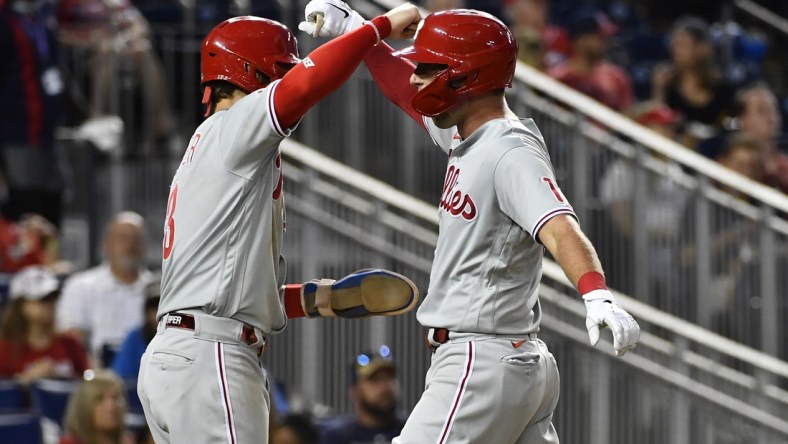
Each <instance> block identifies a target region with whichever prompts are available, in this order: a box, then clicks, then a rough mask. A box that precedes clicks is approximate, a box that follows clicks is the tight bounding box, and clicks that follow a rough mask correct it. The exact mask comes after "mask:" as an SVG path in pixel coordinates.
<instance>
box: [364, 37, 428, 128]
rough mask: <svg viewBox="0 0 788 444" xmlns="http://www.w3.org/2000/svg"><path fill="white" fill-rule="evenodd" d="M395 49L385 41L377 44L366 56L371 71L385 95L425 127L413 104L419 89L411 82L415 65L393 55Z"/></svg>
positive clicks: (365, 60) (366, 63) (365, 61)
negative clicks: (412, 101)
mask: <svg viewBox="0 0 788 444" xmlns="http://www.w3.org/2000/svg"><path fill="white" fill-rule="evenodd" d="M393 52H394V49H393V48H392V47H391V46H389V45H387V44H386V43H385V42H383V43H381V44H380V45H377V46H375V47H374V48H372V49H371V50H369V52H367V55H366V56H365V57H364V64H365V65H367V69H369V73H370V74H372V78H373V79H375V83H377V85H378V88H380V91H381V92H383V95H384V96H386V98H387V99H389V100H390V101H391V103H393V104H395V105H397V106H398V107H399V108H400V109H402V110H403V111H405V112H406V113H407V114H408V115H409V116H410V117H411V118H412V119H413V120H415V121H416V122H417V123H418V124H419V125H421V126H422V127H424V120H423V119H422V117H421V114H419V113H418V112H416V110H414V109H413V107H412V106H411V100H412V99H413V96H414V95H415V94H416V92H417V90H416V88H414V87H413V86H412V85H411V84H410V75H411V74H413V69H414V66H413V65H412V64H411V63H410V62H408V61H407V60H405V59H402V58H399V57H395V56H394V55H392V53H393Z"/></svg>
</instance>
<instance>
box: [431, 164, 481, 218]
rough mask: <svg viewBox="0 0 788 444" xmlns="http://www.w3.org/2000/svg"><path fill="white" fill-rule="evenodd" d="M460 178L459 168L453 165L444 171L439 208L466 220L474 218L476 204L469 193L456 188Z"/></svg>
mask: <svg viewBox="0 0 788 444" xmlns="http://www.w3.org/2000/svg"><path fill="white" fill-rule="evenodd" d="M459 180H460V169H459V168H457V167H456V166H454V165H451V166H450V167H449V170H448V171H446V181H445V182H444V183H443V194H442V195H441V202H440V208H442V209H443V210H445V211H446V212H447V213H449V214H451V215H452V216H459V217H462V218H463V219H465V220H467V221H472V220H474V219H476V204H475V203H473V199H472V198H471V196H470V194H468V193H463V192H462V190H459V189H457V184H458V183H459Z"/></svg>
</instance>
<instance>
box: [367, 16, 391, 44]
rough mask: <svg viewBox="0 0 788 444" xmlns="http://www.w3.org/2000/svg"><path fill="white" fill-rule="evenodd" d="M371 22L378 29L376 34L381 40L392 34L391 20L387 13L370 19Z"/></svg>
mask: <svg viewBox="0 0 788 444" xmlns="http://www.w3.org/2000/svg"><path fill="white" fill-rule="evenodd" d="M369 24H370V25H372V26H374V27H375V29H376V30H377V31H378V32H376V33H375V34H376V35H377V36H378V37H379V38H380V40H381V41H382V40H383V39H385V38H387V37H388V36H390V35H391V20H389V18H388V17H386V16H385V15H379V16H377V17H375V18H373V19H372V20H370V21H369ZM378 43H380V42H378Z"/></svg>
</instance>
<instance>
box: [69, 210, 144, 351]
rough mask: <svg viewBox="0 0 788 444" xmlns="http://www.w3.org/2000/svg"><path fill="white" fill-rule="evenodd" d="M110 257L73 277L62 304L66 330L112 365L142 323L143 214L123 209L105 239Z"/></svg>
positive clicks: (107, 254)
mask: <svg viewBox="0 0 788 444" xmlns="http://www.w3.org/2000/svg"><path fill="white" fill-rule="evenodd" d="M104 253H105V256H106V261H105V262H104V263H102V264H101V265H98V266H96V267H94V268H91V269H89V270H86V271H83V272H81V273H77V274H75V275H73V276H72V277H70V278H69V279H68V280H67V281H66V283H65V286H64V287H63V293H62V296H61V298H60V301H59V303H58V307H57V322H58V326H59V327H60V329H61V330H63V331H65V332H67V333H69V334H72V335H73V336H74V337H76V338H77V339H79V340H80V341H82V343H83V344H84V345H85V348H86V349H87V350H88V351H89V353H90V354H91V355H92V357H93V358H94V359H96V362H97V363H100V364H102V365H108V363H109V362H111V359H112V355H113V354H114V352H115V350H116V349H117V348H118V347H119V346H120V344H121V342H122V341H123V339H124V338H125V337H126V335H127V334H128V333H129V332H130V331H131V330H132V329H134V328H136V327H137V326H139V325H140V324H141V323H142V305H143V303H144V300H145V295H144V289H145V285H146V284H147V283H148V282H150V280H151V273H150V272H149V271H148V270H146V269H145V268H144V262H145V236H144V219H143V218H142V216H140V215H139V214H137V213H133V212H122V213H119V214H118V215H117V216H115V218H114V219H113V220H112V223H111V224H110V226H109V230H108V232H107V237H106V239H105V241H104Z"/></svg>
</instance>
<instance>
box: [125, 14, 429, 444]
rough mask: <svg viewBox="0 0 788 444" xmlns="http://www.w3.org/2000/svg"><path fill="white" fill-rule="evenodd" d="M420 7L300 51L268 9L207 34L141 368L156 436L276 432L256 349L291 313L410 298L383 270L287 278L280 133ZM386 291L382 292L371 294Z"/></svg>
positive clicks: (200, 438)
mask: <svg viewBox="0 0 788 444" xmlns="http://www.w3.org/2000/svg"><path fill="white" fill-rule="evenodd" d="M420 19H421V17H420V15H419V12H418V10H417V9H416V8H415V7H414V6H412V5H408V4H405V5H402V6H401V7H399V8H395V9H393V10H392V11H390V12H388V13H387V14H386V15H383V16H379V17H376V18H374V19H373V20H371V21H369V22H366V24H364V25H362V26H360V27H359V29H357V30H355V31H354V32H351V33H348V35H346V36H344V37H343V38H341V39H336V40H334V41H332V42H330V43H328V44H326V45H323V46H322V47H320V48H318V49H316V50H315V51H313V52H312V53H311V54H310V55H309V57H307V58H304V59H303V60H300V59H299V58H298V51H297V47H296V40H295V37H294V36H293V34H292V33H291V32H290V31H289V30H288V29H287V28H286V27H285V26H283V25H281V24H279V23H277V22H274V21H271V20H267V19H262V18H257V17H238V18H233V19H230V20H227V21H225V22H223V23H221V24H219V25H218V26H216V27H215V28H214V29H213V30H212V31H211V32H210V33H209V34H208V36H207V37H206V39H205V41H204V42H203V45H202V66H201V68H202V84H203V86H204V87H205V95H204V99H203V103H205V104H206V105H207V108H208V112H207V114H206V116H208V118H207V119H206V120H205V121H204V122H203V123H202V124H201V125H200V126H199V127H198V128H197V130H196V131H195V133H194V135H193V136H192V138H191V141H190V142H189V145H188V148H187V149H186V152H185V154H184V156H183V160H182V162H181V164H180V167H179V168H178V171H177V172H176V174H175V177H174V179H173V181H172V185H171V191H170V195H169V202H168V205H167V213H166V222H165V228H164V241H163V264H162V294H161V302H160V306H159V311H158V317H159V319H160V320H159V327H158V334H157V335H156V337H155V338H154V339H153V340H152V341H151V343H150V345H149V346H148V348H147V350H146V353H145V355H144V356H143V358H142V363H141V370H140V374H139V379H138V392H139V395H140V398H141V400H142V403H143V407H144V410H145V416H146V418H147V421H148V425H149V427H150V429H151V431H152V433H153V437H154V439H155V440H156V442H157V443H170V442H172V443H190V444H191V443H266V442H268V437H267V434H268V413H269V399H268V393H267V389H266V381H265V376H264V374H263V372H262V370H261V367H260V362H259V357H260V355H261V353H262V351H263V348H264V346H265V344H266V341H267V338H268V335H269V334H271V333H273V332H277V331H280V330H281V329H282V328H284V327H285V323H286V318H287V317H299V316H309V317H313V316H335V315H339V316H343V315H344V316H346V317H360V316H366V315H371V314H393V313H397V312H402V311H406V310H408V309H410V308H412V307H413V304H415V301H416V300H417V296H418V294H417V292H416V291H415V288H414V287H413V285H412V283H411V282H410V281H408V280H407V279H406V278H404V277H402V276H399V275H396V274H395V273H390V272H386V271H384V270H372V271H363V272H359V273H354V274H353V275H351V276H348V277H346V278H345V279H342V280H340V281H338V282H334V281H325V280H323V281H316V282H309V283H307V284H304V285H297V286H289V287H288V288H287V289H285V288H283V287H282V284H283V283H284V271H285V269H284V264H283V261H282V259H281V256H280V251H281V242H282V233H283V228H284V198H283V193H282V183H283V181H282V163H281V154H280V151H279V144H280V142H281V141H282V139H283V138H285V137H287V136H288V135H289V134H290V132H291V130H292V129H293V128H294V127H295V125H296V124H297V123H298V121H299V120H300V119H301V117H302V116H303V115H304V113H305V112H306V111H307V110H308V109H309V108H310V107H311V106H312V105H314V104H315V103H316V102H317V101H318V100H320V99H321V98H322V97H324V96H326V95H327V94H328V93H330V92H331V91H333V90H335V89H336V88H338V87H339V86H340V85H341V84H342V82H344V81H345V80H346V79H347V78H348V77H349V76H350V75H351V74H352V72H353V71H354V69H355V68H356V66H357V65H358V64H359V63H360V62H361V60H362V57H363V55H364V53H366V51H368V50H369V49H370V48H371V47H373V46H375V45H377V44H379V43H380V41H381V39H383V38H386V37H388V36H395V37H402V36H407V35H408V34H409V35H411V36H412V35H413V32H415V26H416V24H417V23H418V22H419V20H420ZM362 283H363V284H364V285H363V286H362ZM391 287H393V290H392V289H391ZM280 288H282V290H283V291H282V292H281V294H280ZM362 288H365V289H369V288H372V290H374V293H375V294H373V295H370V294H365V293H364V291H365V290H362ZM378 292H380V293H381V294H383V296H381V297H380V299H382V300H383V303H377V302H375V301H372V302H370V300H371V299H374V297H377V296H378ZM288 296H292V297H288ZM392 301H393V302H392ZM349 302H350V303H349ZM386 304H389V305H386ZM391 304H393V305H391Z"/></svg>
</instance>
